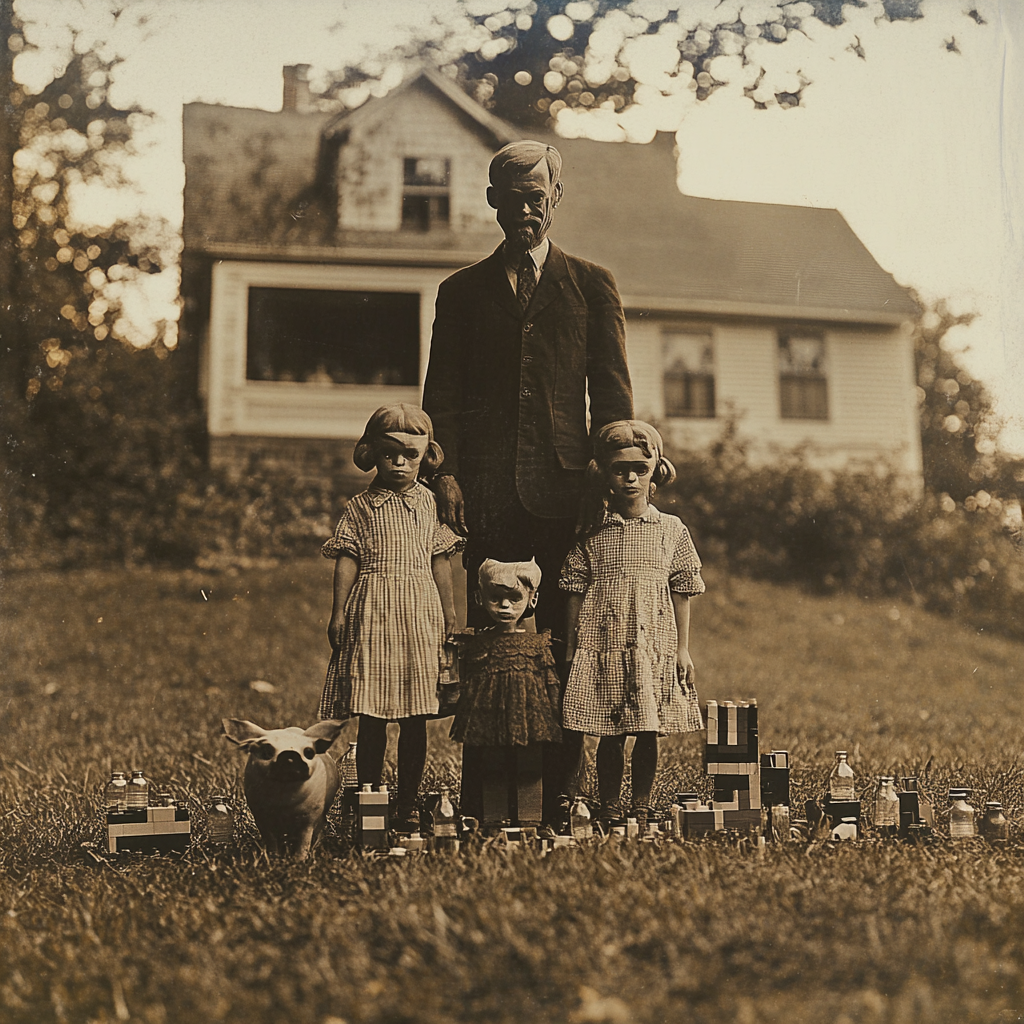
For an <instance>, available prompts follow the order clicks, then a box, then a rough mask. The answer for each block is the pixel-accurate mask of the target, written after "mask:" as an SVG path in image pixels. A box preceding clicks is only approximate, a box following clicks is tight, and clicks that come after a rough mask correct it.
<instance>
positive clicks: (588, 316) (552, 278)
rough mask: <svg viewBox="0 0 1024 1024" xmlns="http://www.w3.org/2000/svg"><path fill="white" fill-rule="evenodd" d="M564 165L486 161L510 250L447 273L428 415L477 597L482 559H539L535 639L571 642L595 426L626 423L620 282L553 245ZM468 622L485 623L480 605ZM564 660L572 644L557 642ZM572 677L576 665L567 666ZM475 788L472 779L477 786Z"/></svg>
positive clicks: (441, 487) (552, 783)
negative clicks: (573, 569) (564, 579)
mask: <svg viewBox="0 0 1024 1024" xmlns="http://www.w3.org/2000/svg"><path fill="white" fill-rule="evenodd" d="M561 169H562V158H561V156H560V155H559V153H558V151H557V150H556V149H554V148H553V147H551V146H547V145H544V144H543V143H539V142H526V141H524V142H514V143H511V144H510V145H508V146H505V147H504V148H503V149H501V150H500V151H499V152H498V153H496V154H495V156H494V158H493V159H492V160H491V165H490V170H489V178H490V186H489V187H488V189H487V202H488V203H489V204H490V206H491V207H492V208H493V209H494V210H496V211H497V219H498V223H499V224H500V225H501V228H502V230H503V231H504V232H505V241H504V242H503V243H502V244H501V245H500V246H499V247H498V248H497V249H496V250H495V251H494V252H493V253H492V254H491V255H490V256H488V257H487V258H486V259H485V260H481V262H479V263H475V264H474V265H473V266H471V267H466V268H465V269H464V270H460V271H458V272H457V273H455V274H453V275H452V276H451V277H449V278H448V279H447V280H446V281H444V282H443V283H442V284H441V287H440V288H439V289H438V293H437V307H436V316H435V319H434V330H433V336H432V338H431V343H430V361H429V364H428V366H427V378H426V383H425V384H424V388H423V408H424V409H425V410H426V411H427V413H428V414H429V415H430V418H431V420H432V421H433V424H434V436H435V438H436V439H437V441H438V443H439V444H440V445H441V448H442V449H443V451H444V454H445V460H444V464H443V465H442V467H441V473H440V475H439V476H437V477H435V482H434V490H435V493H436V496H437V507H438V514H439V516H440V518H441V520H442V521H443V522H445V523H447V524H448V525H449V526H451V527H452V529H454V530H456V531H457V532H459V533H463V534H466V535H467V537H468V541H467V547H466V553H465V564H466V571H467V582H468V586H469V590H470V593H472V592H473V591H475V590H476V586H477V570H478V569H479V567H480V565H481V563H482V562H483V560H484V559H485V558H494V559H497V560H498V561H503V562H518V561H529V560H530V558H533V557H535V558H536V559H537V563H538V565H539V566H540V568H541V572H542V581H541V589H540V596H539V600H538V604H537V610H536V624H537V628H538V629H550V630H551V632H552V636H553V637H555V638H564V637H565V612H566V599H565V598H566V595H565V594H564V592H563V591H561V590H559V588H558V577H559V573H560V572H561V568H562V562H563V561H564V560H565V556H566V555H567V554H568V552H569V549H570V547H571V546H572V543H573V535H574V528H575V523H576V518H577V515H578V513H579V503H580V498H581V495H582V489H583V478H584V471H585V469H586V467H587V463H588V462H589V461H590V456H591V444H590V433H589V431H588V424H587V413H588V401H587V399H588V394H589V414H590V429H591V430H597V429H598V428H600V427H602V426H604V425H605V424H606V423H610V422H611V421H612V420H619V419H631V418H632V416H633V396H632V391H631V389H630V383H629V370H628V369H627V367H626V349H625V318H624V316H623V312H622V303H621V301H620V300H619V294H618V291H617V290H616V287H615V281H614V280H613V278H612V275H611V274H610V273H609V272H608V271H607V270H605V269H604V268H603V267H599V266H597V265H596V264H593V263H588V262H587V261H586V260H582V259H579V258H578V257H576V256H570V255H569V254H568V253H564V252H562V250H561V249H559V248H558V247H557V246H556V245H554V244H553V243H551V242H550V241H549V240H548V237H547V235H548V229H549V228H550V227H551V219H552V214H553V212H554V209H555V207H556V206H558V203H559V201H560V200H561V198H562V182H561V177H560V176H561ZM469 621H470V623H471V624H473V625H489V620H488V619H487V617H486V615H484V614H483V613H482V611H481V610H479V609H477V608H476V606H475V602H474V601H472V600H470V602H469ZM555 649H556V658H558V657H559V655H558V653H557V652H558V651H560V650H561V651H564V646H562V645H557V644H556V646H555ZM560 668H561V670H562V672H563V684H564V680H565V675H564V673H565V672H566V671H567V668H568V666H565V665H564V664H562V665H561V666H560ZM582 741H583V737H582V735H580V734H570V733H568V732H566V733H565V737H564V742H563V745H562V747H563V749H562V753H561V756H560V757H557V758H556V757H553V756H549V757H547V758H546V759H545V770H544V775H545V785H544V797H545V799H544V804H545V807H544V818H545V821H547V822H554V821H555V820H556V819H557V818H558V817H559V816H560V815H561V814H563V813H564V811H565V801H564V799H563V800H562V801H561V802H559V801H557V800H556V799H555V798H556V797H557V795H558V794H559V793H561V794H565V793H568V791H569V787H570V781H571V780H572V778H573V776H574V775H575V774H576V771H577V768H578V765H579V761H580V755H581V753H582V749H583V742H582ZM479 775H480V772H479V766H478V765H473V764H471V763H469V761H468V760H467V757H466V752H464V757H463V805H464V806H463V811H464V813H470V814H471V813H474V810H476V811H477V813H479V808H477V807H476V803H477V802H478V797H479V794H477V795H475V796H474V795H472V794H474V793H476V789H478V788H479V785H478V784H479ZM474 780H475V782H474Z"/></svg>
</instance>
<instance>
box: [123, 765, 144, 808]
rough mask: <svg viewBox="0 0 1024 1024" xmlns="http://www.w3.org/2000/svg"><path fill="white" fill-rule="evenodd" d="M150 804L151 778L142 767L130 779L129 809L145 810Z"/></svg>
mask: <svg viewBox="0 0 1024 1024" xmlns="http://www.w3.org/2000/svg"><path fill="white" fill-rule="evenodd" d="M148 806H149V780H148V779H147V778H146V776H145V775H144V774H143V773H142V771H141V770H140V769H134V770H133V771H132V777H131V778H130V779H129V780H128V810H130V811H144V810H145V809H146V808H147V807H148Z"/></svg>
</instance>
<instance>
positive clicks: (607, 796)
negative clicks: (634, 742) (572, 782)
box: [597, 736, 626, 818]
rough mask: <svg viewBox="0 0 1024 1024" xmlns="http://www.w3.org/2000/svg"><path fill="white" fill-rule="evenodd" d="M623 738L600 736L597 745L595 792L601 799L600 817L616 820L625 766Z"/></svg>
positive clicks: (624, 738)
mask: <svg viewBox="0 0 1024 1024" xmlns="http://www.w3.org/2000/svg"><path fill="white" fill-rule="evenodd" d="M625 746H626V737H625V736H602V737H601V742H600V743H599V744H598V745H597V792H598V795H599V796H600V798H601V817H603V818H618V817H620V816H621V814H622V809H621V807H620V806H619V796H620V794H621V792H622V771H623V768H624V766H625V753H624V748H625Z"/></svg>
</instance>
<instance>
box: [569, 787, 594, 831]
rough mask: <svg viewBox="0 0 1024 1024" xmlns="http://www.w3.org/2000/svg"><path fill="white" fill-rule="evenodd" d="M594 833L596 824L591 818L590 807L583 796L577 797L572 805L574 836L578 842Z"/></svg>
mask: <svg viewBox="0 0 1024 1024" xmlns="http://www.w3.org/2000/svg"><path fill="white" fill-rule="evenodd" d="M593 834H594V824H593V822H592V821H591V820H590V808H589V807H588V806H587V804H586V801H585V800H584V799H583V798H582V797H577V798H576V802H575V803H574V804H573V805H572V837H573V839H575V840H576V841H577V842H579V841H580V840H581V839H589V838H590V837H591V836H592V835H593Z"/></svg>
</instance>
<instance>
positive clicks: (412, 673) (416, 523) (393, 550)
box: [320, 404, 465, 831]
mask: <svg viewBox="0 0 1024 1024" xmlns="http://www.w3.org/2000/svg"><path fill="white" fill-rule="evenodd" d="M443 458H444V455H443V453H442V452H441V448H440V446H439V445H438V444H437V442H436V441H434V438H433V428H432V426H431V423H430V418H429V417H428V416H427V414H426V413H425V412H423V410H422V409H418V408H416V407H415V406H411V405H405V404H398V405H387V406H383V407H381V408H380V409H378V410H377V411H376V412H375V413H374V414H373V415H372V416H371V417H370V420H369V422H368V423H367V424H366V430H365V431H364V432H363V436H362V437H361V438H360V440H359V442H358V444H357V445H356V448H355V452H354V454H353V461H354V462H355V464H356V466H358V467H359V469H361V470H363V471H364V472H367V471H369V470H371V469H376V471H377V475H376V476H375V477H374V479H373V482H372V483H371V484H370V486H369V487H368V488H367V489H366V490H365V491H363V492H362V493H361V494H357V495H356V496H355V497H354V498H352V499H351V500H350V501H349V503H348V504H347V505H346V506H345V511H344V513H343V514H342V517H341V519H340V520H339V522H338V525H337V527H336V528H335V531H334V536H333V537H332V538H331V539H330V540H329V541H327V542H326V543H325V544H324V546H323V548H322V553H323V555H324V557H325V558H333V559H334V560H335V569H334V610H333V612H332V613H331V621H330V625H329V626H328V627H327V636H328V639H329V640H330V642H331V648H332V650H333V653H332V655H331V661H330V664H329V665H328V668H327V681H326V683H325V685H324V690H323V695H322V697H321V698H320V717H321V718H336V719H346V718H350V717H351V716H353V715H358V716H359V734H358V744H359V745H358V747H357V749H356V768H357V771H358V773H359V782H360V784H363V783H366V782H369V783H372V784H373V785H375V786H379V785H380V779H381V772H382V771H383V768H384V752H385V748H386V747H387V725H388V722H395V721H396V722H398V723H399V724H400V727H401V732H400V735H399V741H398V807H397V818H398V822H397V827H398V829H399V830H400V831H401V830H403V829H405V830H407V831H408V830H411V829H413V828H415V818H414V812H415V808H416V798H417V796H418V793H419V785H420V780H421V779H422V777H423V766H424V764H425V762H426V756H427V719H428V717H429V716H431V715H434V714H436V713H437V710H438V700H437V687H438V683H439V679H440V671H441V660H442V645H443V643H444V639H445V636H446V635H447V634H448V633H450V632H451V631H452V630H454V628H455V602H454V598H453V595H452V577H451V565H450V563H449V558H450V557H451V556H452V555H453V554H454V553H455V552H456V551H459V550H461V549H462V547H463V545H464V543H465V542H464V541H463V540H462V538H460V537H458V536H457V535H456V534H454V533H453V532H452V531H451V530H450V529H448V527H447V526H444V525H442V524H441V523H440V522H439V521H438V518H437V508H436V506H435V504H434V495H433V494H432V493H431V492H430V491H429V490H428V489H427V488H426V487H425V486H424V485H423V484H422V483H420V477H427V478H429V476H430V475H431V474H432V473H433V472H434V471H435V470H436V469H437V468H438V466H440V465H441V461H442V460H443Z"/></svg>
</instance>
